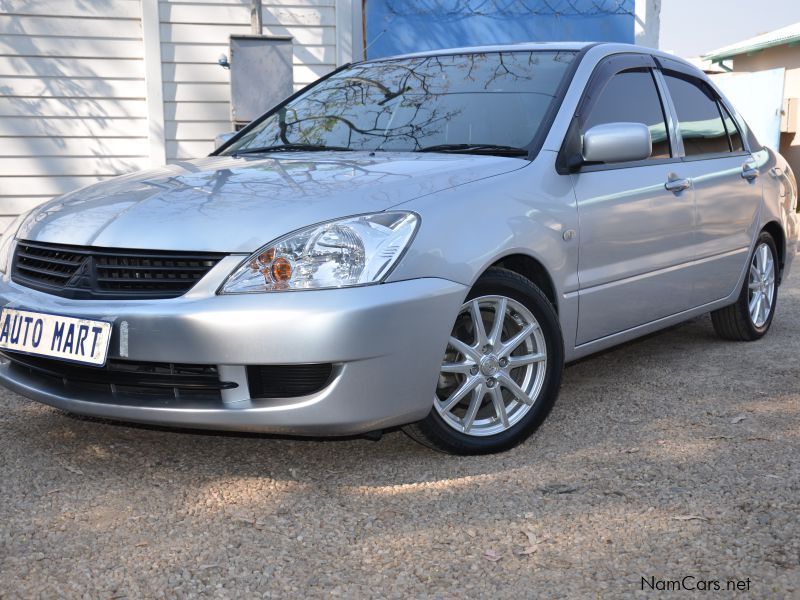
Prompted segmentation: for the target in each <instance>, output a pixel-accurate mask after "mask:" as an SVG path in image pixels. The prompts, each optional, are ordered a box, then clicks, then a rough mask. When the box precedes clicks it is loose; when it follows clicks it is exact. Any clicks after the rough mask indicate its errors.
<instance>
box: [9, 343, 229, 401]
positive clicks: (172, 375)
mask: <svg viewBox="0 0 800 600" xmlns="http://www.w3.org/2000/svg"><path fill="white" fill-rule="evenodd" d="M0 356H2V357H3V358H6V359H8V360H9V361H11V363H12V364H13V365H14V367H15V368H18V369H22V370H24V371H27V372H29V373H31V374H33V375H36V376H38V377H43V378H46V379H49V380H50V381H51V383H58V384H61V385H63V386H65V387H69V388H72V389H77V390H85V391H95V392H105V393H107V394H110V395H114V396H116V395H120V396H125V397H132V396H154V397H159V398H175V399H189V398H192V399H200V398H206V399H209V400H220V399H221V391H222V390H226V389H232V388H235V387H238V386H237V384H236V383H234V382H228V381H220V379H219V373H218V371H217V367H216V366H214V365H194V364H176V363H156V362H141V361H130V360H116V359H113V360H112V359H110V360H109V361H108V362H107V363H106V365H105V366H104V367H92V366H85V365H79V364H75V363H70V362H65V361H61V360H54V359H51V358H44V357H39V356H30V355H27V354H19V353H17V352H9V351H3V352H0Z"/></svg>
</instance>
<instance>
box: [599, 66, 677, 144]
mask: <svg viewBox="0 0 800 600" xmlns="http://www.w3.org/2000/svg"><path fill="white" fill-rule="evenodd" d="M606 123H644V124H645V125H647V126H648V127H649V128H650V136H651V138H652V139H653V152H652V154H650V158H651V159H654V158H669V157H670V148H669V136H668V134H667V125H666V121H665V119H664V109H663V108H662V106H661V99H660V98H659V96H658V90H657V89H656V85H655V81H654V80H653V75H652V74H651V73H650V71H649V70H648V69H636V70H632V71H623V72H621V73H617V74H616V75H614V76H613V77H612V78H611V79H609V81H608V83H607V84H606V86H605V87H604V88H603V91H602V92H600V95H599V96H598V98H597V100H596V101H595V103H594V105H593V106H592V107H591V108H590V109H589V115H588V117H587V118H586V121H585V122H584V125H583V130H584V131H588V130H589V129H591V128H592V127H594V126H595V125H604V124H606Z"/></svg>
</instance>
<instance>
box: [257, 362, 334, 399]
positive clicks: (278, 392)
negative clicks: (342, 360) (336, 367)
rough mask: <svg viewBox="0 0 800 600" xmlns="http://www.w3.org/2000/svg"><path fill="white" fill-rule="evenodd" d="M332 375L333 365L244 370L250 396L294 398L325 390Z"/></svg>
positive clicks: (280, 366)
mask: <svg viewBox="0 0 800 600" xmlns="http://www.w3.org/2000/svg"><path fill="white" fill-rule="evenodd" d="M332 376H333V365H331V364H329V363H323V364H313V365H258V366H249V367H247V384H248V386H249V387H250V397H251V398H254V399H257V398H296V397H298V396H308V395H309V394H314V393H316V392H319V391H320V390H322V389H324V388H325V386H327V385H328V383H330V381H331V378H332Z"/></svg>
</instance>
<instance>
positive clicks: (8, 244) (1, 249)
mask: <svg viewBox="0 0 800 600" xmlns="http://www.w3.org/2000/svg"><path fill="white" fill-rule="evenodd" d="M28 214H29V213H25V214H24V215H20V216H18V217H17V218H16V219H14V220H13V221H11V225H9V226H8V227H7V228H6V230H5V231H4V232H3V237H2V238H0V273H5V272H6V271H7V270H8V266H9V265H8V263H9V262H10V260H11V248H13V247H14V240H15V239H16V237H17V232H18V231H19V228H20V227H21V226H22V223H23V222H24V221H25V218H26V217H27V216H28Z"/></svg>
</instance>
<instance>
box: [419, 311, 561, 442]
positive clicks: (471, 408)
mask: <svg viewBox="0 0 800 600" xmlns="http://www.w3.org/2000/svg"><path fill="white" fill-rule="evenodd" d="M546 371H547V346H546V344H545V339H544V334H543V333H542V329H541V327H540V325H539V323H538V321H537V320H536V318H535V317H534V316H533V313H531V311H530V310H528V308H526V307H525V306H524V305H523V304H522V303H520V302H518V301H517V300H514V299H513V298H508V297H506V296H481V297H478V298H474V299H472V300H469V301H467V302H465V303H464V305H463V306H462V307H461V310H460V311H459V314H458V317H457V318H456V323H455V326H454V327H453V332H452V334H451V336H450V339H449V342H448V345H447V350H446V352H445V357H444V361H443V363H442V368H441V372H440V375H439V382H438V385H437V388H436V398H435V401H434V407H435V408H436V411H437V412H438V413H439V416H441V418H442V420H444V422H445V423H447V424H448V425H449V426H450V427H452V428H453V429H455V430H456V431H458V432H460V433H464V434H467V435H471V436H488V435H495V434H497V433H501V432H503V431H506V430H508V429H510V428H511V427H513V426H514V424H515V423H517V422H519V420H520V419H522V418H523V417H524V416H525V415H526V414H527V413H528V412H529V411H530V409H531V408H532V407H533V406H534V403H535V402H536V400H537V398H538V397H539V394H540V392H541V390H542V386H543V384H544V379H545V374H546Z"/></svg>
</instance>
